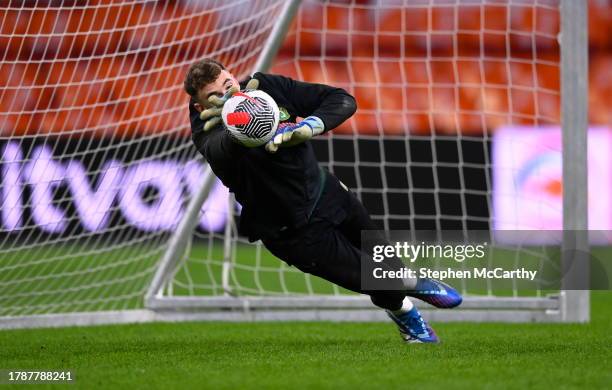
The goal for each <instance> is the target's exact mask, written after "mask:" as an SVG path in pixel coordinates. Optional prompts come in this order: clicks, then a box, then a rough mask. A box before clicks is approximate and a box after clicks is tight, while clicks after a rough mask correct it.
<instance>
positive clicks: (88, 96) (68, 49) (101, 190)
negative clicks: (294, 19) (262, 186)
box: [0, 0, 282, 316]
mask: <svg viewBox="0 0 612 390" xmlns="http://www.w3.org/2000/svg"><path fill="white" fill-rule="evenodd" d="M281 10H282V2H278V1H274V0H255V1H251V0H248V1H246V0H242V1H239V0H235V1H228V0H206V1H146V0H132V1H127V0H126V1H110V0H107V1H105V0H96V1H94V0H91V1H77V0H75V1H19V2H17V1H3V2H1V4H0V21H1V22H0V26H1V30H0V41H1V42H2V45H0V46H1V47H0V83H1V84H2V89H1V91H0V159H1V160H0V170H1V177H2V184H1V187H0V195H1V199H2V201H1V202H0V228H1V231H0V316H6V315H26V314H36V313H49V312H72V311H91V310H112V309H126V308H134V307H141V306H142V297H143V295H144V292H145V291H146V288H147V284H148V282H149V280H150V278H151V275H152V273H153V272H154V268H155V264H156V262H157V261H158V259H159V258H160V256H161V254H162V253H163V251H164V250H165V248H166V243H167V239H168V236H169V232H171V231H172V230H173V228H174V227H175V226H176V223H177V222H178V220H179V219H180V218H181V216H182V214H183V212H184V205H185V204H184V203H185V200H186V199H187V198H188V196H189V195H190V194H191V193H192V192H194V191H195V188H197V187H198V186H199V185H200V183H201V181H202V180H203V177H202V174H203V172H204V167H203V163H202V162H201V160H200V159H199V158H197V153H196V152H195V150H194V148H193V147H192V144H191V141H190V138H189V121H188V117H187V111H186V110H187V101H188V99H187V95H186V94H185V93H184V92H183V90H182V82H183V79H184V76H185V73H186V70H187V68H188V66H189V65H190V64H191V63H192V62H193V61H194V59H196V58H201V57H204V56H210V57H215V58H217V59H219V60H221V61H223V62H224V63H226V64H228V65H229V67H230V70H231V71H233V72H234V73H235V74H236V75H237V76H239V77H245V76H246V75H247V74H248V73H249V72H251V71H252V68H253V66H254V64H255V62H256V61H257V58H258V56H259V54H260V52H261V51H262V48H263V46H264V44H265V42H266V40H267V39H268V36H269V35H270V33H271V31H272V28H273V27H274V25H275V23H276V20H277V18H278V16H279V14H280V12H281ZM216 193H217V197H219V196H221V197H223V191H222V190H221V194H219V190H216ZM224 205H225V202H224V201H221V203H219V202H217V203H216V204H211V203H208V204H207V205H205V206H204V208H208V212H207V213H206V214H205V215H203V216H202V218H201V221H200V226H201V227H202V228H203V229H213V230H218V229H219V228H220V227H219V226H220V224H222V223H223V222H222V220H223V219H224V218H225V217H224V214H223V213H224ZM221 229H222V227H221Z"/></svg>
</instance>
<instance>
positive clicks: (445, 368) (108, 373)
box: [0, 292, 612, 390]
mask: <svg viewBox="0 0 612 390" xmlns="http://www.w3.org/2000/svg"><path fill="white" fill-rule="evenodd" d="M433 325H434V327H435V329H436V330H437V332H438V333H439V335H440V337H441V339H442V343H441V344H439V345H405V344H403V343H401V342H400V339H399V336H398V335H397V334H396V330H395V328H394V326H393V325H392V324H391V323H376V324H371V323H320V322H319V323H238V324H234V323H179V324H169V323H157V324H142V325H116V326H96V327H84V328H76V327H73V328H61V329H36V330H10V331H0V346H1V347H0V369H45V370H51V369H55V370H62V369H63V370H65V369H71V370H73V372H74V373H75V376H76V383H75V385H74V386H73V388H84V389H92V388H133V389H135V388H152V389H155V388H158V389H169V388H177V389H186V388H199V389H225V388H227V389H236V388H240V389H249V388H253V389H262V388H266V389H275V388H276V389H290V388H311V389H317V388H329V389H332V388H333V389H344V388H346V389H361V388H386V389H391V388H398V389H399V388H403V389H405V388H418V389H436V390H439V389H448V388H469V389H472V388H491V389H505V388H508V389H531V388H547V389H557V388H559V389H562V388H576V389H596V388H602V389H603V388H610V386H612V332H611V330H612V292H594V293H592V321H591V323H589V324H584V325H580V324H494V323H493V324H491V323H488V324H480V323H440V324H433ZM2 386H5V385H2ZM21 386H23V385H21ZM55 386H58V385H55ZM60 386H61V385H60Z"/></svg>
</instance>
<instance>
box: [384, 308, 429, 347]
mask: <svg viewBox="0 0 612 390" xmlns="http://www.w3.org/2000/svg"><path fill="white" fill-rule="evenodd" d="M386 312H387V315H388V316H389V318H391V319H392V320H393V321H394V322H395V323H396V324H397V327H398V328H399V331H400V335H401V336H402V338H403V339H404V341H405V342H407V343H437V342H438V336H436V332H434V330H433V329H431V327H430V326H429V325H428V324H427V322H425V320H424V319H423V317H422V316H421V313H419V311H418V310H417V308H416V306H415V307H413V308H412V309H411V310H410V311H408V312H406V313H403V314H399V315H396V314H393V312H391V311H390V310H386Z"/></svg>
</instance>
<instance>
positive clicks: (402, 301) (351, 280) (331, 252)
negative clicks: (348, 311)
mask: <svg viewBox="0 0 612 390" xmlns="http://www.w3.org/2000/svg"><path fill="white" fill-rule="evenodd" d="M264 244H265V245H266V247H267V248H268V249H269V250H270V252H272V253H273V254H274V255H275V256H277V257H278V258H280V259H283V260H285V261H286V262H287V263H288V264H291V265H293V266H295V267H297V268H299V269H300V270H301V271H303V272H306V273H309V274H312V275H315V276H319V277H321V278H323V279H325V280H328V281H330V282H332V283H335V284H337V285H339V286H341V287H344V288H346V289H348V290H351V291H355V292H359V293H363V294H368V295H369V296H370V298H371V299H372V302H373V303H374V304H375V305H377V306H379V307H381V308H384V309H386V311H387V314H388V315H389V317H390V318H391V319H392V320H393V321H395V323H396V324H397V325H398V327H399V330H400V334H401V335H402V337H403V338H404V340H405V341H407V342H427V343H431V342H437V341H438V339H437V337H436V334H435V332H434V331H433V330H432V329H431V328H430V327H429V325H428V324H427V322H425V321H424V320H423V318H422V317H421V314H420V313H419V311H418V310H417V308H416V307H415V306H414V305H413V304H412V302H411V301H410V299H409V298H408V297H406V292H405V290H404V289H403V285H402V283H401V281H397V282H396V283H398V285H397V286H391V287H390V289H389V290H365V289H364V288H363V287H362V285H361V284H362V277H361V273H362V267H361V261H362V256H365V254H364V253H363V252H361V250H359V249H358V248H356V247H355V246H354V245H353V244H351V242H350V241H349V240H348V238H347V237H346V236H345V235H344V234H343V233H342V232H341V231H340V230H338V229H337V228H336V226H334V225H333V224H332V223H331V222H329V221H326V220H323V219H319V220H316V221H313V222H311V223H310V224H309V225H308V226H306V227H304V228H302V229H299V230H298V231H296V232H292V233H291V234H286V235H285V237H282V238H281V239H278V240H272V241H269V240H267V241H264Z"/></svg>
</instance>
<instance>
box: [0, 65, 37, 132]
mask: <svg viewBox="0 0 612 390" xmlns="http://www.w3.org/2000/svg"><path fill="white" fill-rule="evenodd" d="M34 77H35V67H34V66H32V65H21V64H1V65H0V84H1V85H2V86H3V88H2V90H0V135H3V136H11V135H22V134H26V133H30V132H31V130H30V127H31V124H32V114H31V112H33V110H34V108H35V105H36V101H37V99H38V94H39V91H38V90H37V89H36V88H33V85H34Z"/></svg>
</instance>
